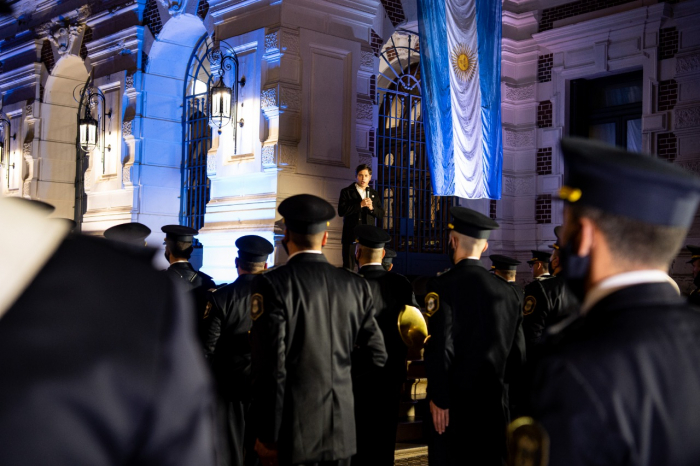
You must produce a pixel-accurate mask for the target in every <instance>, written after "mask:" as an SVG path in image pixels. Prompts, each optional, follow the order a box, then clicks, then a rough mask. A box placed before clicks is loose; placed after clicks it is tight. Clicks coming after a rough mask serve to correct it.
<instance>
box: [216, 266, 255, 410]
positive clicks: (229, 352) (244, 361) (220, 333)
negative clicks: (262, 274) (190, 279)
mask: <svg viewBox="0 0 700 466" xmlns="http://www.w3.org/2000/svg"><path fill="white" fill-rule="evenodd" d="M254 279H255V275H252V274H244V275H241V276H239V277H238V278H237V279H236V281H235V282H233V283H231V284H229V285H226V286H224V287H221V288H219V289H218V290H216V291H215V292H213V293H212V294H211V297H210V301H211V303H212V306H211V311H210V312H211V323H210V325H209V333H208V337H207V356H208V357H209V359H210V361H211V366H212V370H213V372H214V379H215V380H216V383H217V386H218V388H219V394H220V395H221V396H222V397H223V398H224V399H225V400H229V401H234V400H235V401H244V402H245V401H248V399H249V397H250V339H249V337H248V332H249V331H250V328H251V327H252V325H253V321H252V320H251V319H250V288H251V285H252V283H253V280H254Z"/></svg>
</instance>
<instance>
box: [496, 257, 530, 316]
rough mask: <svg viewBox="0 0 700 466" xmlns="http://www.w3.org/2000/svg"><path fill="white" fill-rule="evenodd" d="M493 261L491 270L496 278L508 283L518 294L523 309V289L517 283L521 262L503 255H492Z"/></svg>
mask: <svg viewBox="0 0 700 466" xmlns="http://www.w3.org/2000/svg"><path fill="white" fill-rule="evenodd" d="M489 259H491V269H492V271H493V274H494V276H496V277H498V278H500V279H501V280H503V281H505V282H506V283H508V284H509V285H510V286H511V287H512V288H513V289H514V290H515V293H516V296H517V298H518V303H519V307H520V308H522V307H523V293H524V292H523V289H522V288H521V287H520V285H518V284H517V283H515V279H516V278H517V273H518V265H520V261H519V260H517V259H513V258H512V257H508V256H504V255H502V254H492V255H490V256H489Z"/></svg>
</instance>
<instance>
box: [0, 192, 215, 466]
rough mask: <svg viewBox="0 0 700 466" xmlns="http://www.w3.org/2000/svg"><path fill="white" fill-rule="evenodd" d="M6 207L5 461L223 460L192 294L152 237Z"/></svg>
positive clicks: (2, 316)
mask: <svg viewBox="0 0 700 466" xmlns="http://www.w3.org/2000/svg"><path fill="white" fill-rule="evenodd" d="M7 204H8V202H7V200H6V199H4V198H0V218H2V219H3V220H2V221H3V226H2V233H0V237H1V238H2V242H3V244H5V245H11V247H7V250H6V251H5V252H4V253H3V267H2V273H3V276H2V284H3V289H2V292H0V373H1V374H2V377H0V445H2V446H1V447H0V464H2V465H3V466H15V465H30V464H31V465H39V464H45V465H48V464H83V465H88V464H89V465H94V466H117V465H124V464H130V465H172V466H175V465H203V466H213V464H214V454H213V452H214V449H213V443H212V438H213V432H212V428H211V427H212V418H211V412H212V411H211V408H212V405H211V401H212V399H211V398H212V396H211V395H212V394H211V386H210V380H209V377H208V374H207V371H206V369H205V366H204V359H203V358H202V355H201V349H200V348H199V346H198V344H197V342H196V340H195V336H194V329H193V322H192V319H191V315H190V313H189V312H188V309H187V307H188V306H187V305H188V304H189V301H188V299H187V297H186V296H185V295H184V294H182V293H179V292H178V291H179V290H178V289H177V288H176V287H175V286H174V285H173V283H172V282H171V281H170V280H168V279H167V278H166V277H165V276H164V275H163V274H161V273H158V272H156V271H155V270H153V268H152V266H151V264H150V261H151V257H152V254H148V255H146V254H143V252H142V250H143V246H140V247H139V248H133V247H131V246H128V245H122V244H115V243H112V242H109V241H105V240H104V239H101V238H93V237H86V236H79V235H76V236H66V233H67V230H68V228H69V225H68V224H67V223H65V222H56V221H55V220H53V219H46V218H45V216H44V215H43V214H41V213H35V212H34V211H33V210H34V209H33V208H32V207H31V206H20V205H15V207H12V205H7ZM9 204H12V203H9ZM132 249H133V251H132Z"/></svg>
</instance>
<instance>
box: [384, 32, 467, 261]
mask: <svg viewBox="0 0 700 466" xmlns="http://www.w3.org/2000/svg"><path fill="white" fill-rule="evenodd" d="M412 42H413V44H412ZM417 42H418V39H417V37H416V36H414V35H409V36H408V43H407V45H405V46H404V45H402V46H397V45H396V44H395V43H394V39H393V37H392V39H391V40H390V44H391V45H390V46H389V47H386V48H385V50H384V52H383V53H382V54H381V56H380V78H383V79H381V81H380V83H382V82H383V83H388V85H386V84H385V87H378V89H377V93H378V105H379V127H378V128H377V161H378V164H377V166H378V172H379V173H378V174H377V177H376V178H377V190H378V191H379V192H380V193H382V200H383V204H384V207H385V211H386V214H385V217H384V228H385V229H386V231H387V232H388V233H389V234H390V235H391V236H392V243H391V245H392V246H393V247H394V248H395V249H396V251H397V253H399V260H398V261H397V266H398V269H399V270H398V271H399V272H400V273H404V274H407V275H420V274H425V273H431V271H430V270H426V269H425V264H426V261H427V262H434V263H440V262H441V260H442V259H443V258H442V257H439V258H438V257H431V258H428V257H426V256H423V255H425V254H430V255H433V256H435V255H439V254H445V253H446V252H447V233H448V232H447V228H446V227H447V224H448V222H449V208H450V207H451V206H452V205H455V198H453V197H436V196H433V190H432V185H431V178H430V170H429V168H428V154H427V151H426V148H425V132H424V128H423V118H422V113H421V104H422V102H421V90H420V62H419V60H420V55H419V53H418V50H417V47H418V43H417ZM429 268H430V267H428V269H429ZM438 268H439V267H438Z"/></svg>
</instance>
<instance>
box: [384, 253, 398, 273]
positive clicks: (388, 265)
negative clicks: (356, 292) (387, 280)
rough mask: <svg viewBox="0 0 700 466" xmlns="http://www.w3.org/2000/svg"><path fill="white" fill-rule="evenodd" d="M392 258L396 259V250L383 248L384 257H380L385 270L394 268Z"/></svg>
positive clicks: (389, 270)
mask: <svg viewBox="0 0 700 466" xmlns="http://www.w3.org/2000/svg"><path fill="white" fill-rule="evenodd" d="M394 259H396V251H394V250H393V249H389V248H384V259H382V267H384V270H386V271H387V272H391V269H393V268H394Z"/></svg>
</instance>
